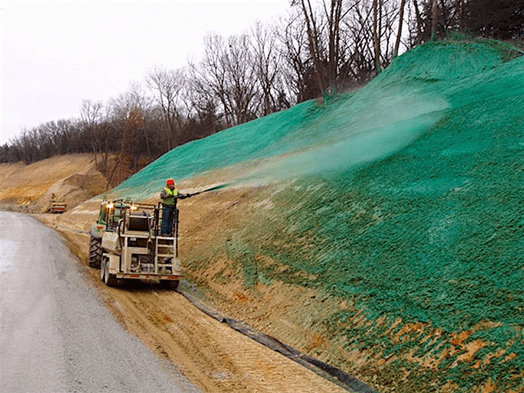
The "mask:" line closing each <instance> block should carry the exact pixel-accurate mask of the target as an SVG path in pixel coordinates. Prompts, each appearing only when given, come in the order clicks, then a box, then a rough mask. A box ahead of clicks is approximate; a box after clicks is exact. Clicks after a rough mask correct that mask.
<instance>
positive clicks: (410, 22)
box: [0, 0, 524, 182]
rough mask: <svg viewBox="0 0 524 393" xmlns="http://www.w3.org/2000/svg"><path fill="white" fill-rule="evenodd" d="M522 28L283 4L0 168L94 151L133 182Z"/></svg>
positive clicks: (390, 0)
mask: <svg viewBox="0 0 524 393" xmlns="http://www.w3.org/2000/svg"><path fill="white" fill-rule="evenodd" d="M523 28H524V3H523V2H522V1H521V0H513V1H508V0H291V1H290V8H289V11H288V13H287V14H286V15H282V16H281V18H280V19H279V20H278V21H275V22H272V23H271V24H264V23H261V22H259V23H257V24H256V25H254V26H252V28H251V29H250V31H246V32H243V33H241V34H239V35H234V36H229V37H222V36H220V35H213V34H210V35H208V36H207V37H206V39H205V41H204V42H203V51H202V52H203V55H202V58H201V59H200V60H199V61H198V62H195V63H189V64H187V65H186V66H185V67H183V68H180V69H165V68H162V67H160V66H157V67H154V68H152V69H150V70H149V71H148V72H147V74H146V76H145V78H144V80H143V81H142V82H133V83H130V85H129V89H128V91H126V92H123V93H122V94H121V95H120V96H118V97H115V98H112V99H110V100H109V101H108V102H105V103H103V102H93V101H88V100H85V101H84V102H83V103H82V105H81V107H80V108H79V116H78V118H73V119H57V120H56V121H51V122H47V123H44V124H41V125H39V126H38V127H35V128H33V129H25V130H22V131H21V133H20V134H19V136H18V137H16V138H14V139H12V140H10V141H9V143H6V144H4V145H3V146H0V162H19V161H23V162H25V163H27V164H29V163H33V162H36V161H38V160H42V159H46V158H49V157H52V156H55V155H61V154H71V153H93V154H94V156H95V160H96V163H97V166H98V168H99V169H100V170H101V171H102V172H103V173H105V174H106V176H107V177H108V178H109V179H110V182H111V178H112V177H113V175H114V173H115V171H116V170H117V168H120V169H122V168H125V169H126V171H127V172H129V173H130V174H131V173H133V172H135V171H137V170H139V169H140V168H142V167H143V166H145V165H147V164H148V163H150V162H152V161H153V160H155V159H157V158H158V157H160V156H161V155H163V154H164V153H166V152H167V151H169V150H171V149H173V148H175V147H177V146H180V145H182V144H184V143H187V142H190V141H192V140H195V139H200V138H204V137H206V136H209V135H211V134H214V133H216V132H218V131H221V130H224V129H226V128H229V127H232V126H236V125H239V124H243V123H246V122H248V121H250V120H253V119H256V118H258V117H262V116H265V115H268V114H270V113H273V112H277V111H280V110H283V109H287V108H289V107H291V106H293V105H295V104H297V103H300V102H303V101H306V100H310V99H315V98H322V97H323V96H333V95H336V94H339V93H344V92H347V91H352V90H356V89H358V88H360V87H361V86H363V85H365V84H366V83H368V82H369V81H370V80H371V79H373V78H374V77H375V76H376V75H377V74H378V73H380V71H381V70H383V69H384V68H386V67H387V66H388V65H389V64H390V62H391V61H392V60H393V59H394V58H395V57H396V56H398V55H399V54H401V53H403V52H405V51H407V50H409V49H411V48H413V47H415V46H417V45H419V44H421V43H424V42H427V41H429V40H444V39H446V38H448V37H449V36H450V34H457V33H460V34H463V35H466V36H472V37H486V38H495V39H501V40H508V41H512V42H516V43H517V44H521V42H520V40H521V39H522V35H523ZM151 62H152V63H154V59H151ZM119 180H123V179H119Z"/></svg>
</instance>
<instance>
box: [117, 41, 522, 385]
mask: <svg viewBox="0 0 524 393" xmlns="http://www.w3.org/2000/svg"><path fill="white" fill-rule="evenodd" d="M510 49H511V48H509V47H508V46H504V45H503V44H500V43H496V42H487V43H482V42H460V43H458V42H454V43H453V42H446V43H430V44H426V45H423V46H420V47H417V48H415V49H414V50H412V51H410V52H408V53H406V54H404V55H403V56H400V57H399V58H397V59H396V60H395V61H394V62H393V63H392V64H391V66H390V67H389V68H388V69H386V70H385V71H384V72H383V73H382V74H381V75H380V76H379V77H377V78H376V79H375V80H373V81H372V82H371V83H370V84H369V85H367V86H366V87H364V88H362V89H361V90H359V91H358V92H354V93H351V94H346V95H339V96H337V97H334V96H333V97H329V96H327V97H325V100H324V102H323V103H322V104H319V103H318V102H307V103H304V104H301V105H298V106H296V107H294V108H292V109H290V110H287V111H283V112H279V113H275V114H273V115H270V116H267V117H265V118H262V119H259V120H256V121H253V122H251V123H248V124H245V125H242V126H238V127H235V128H232V129H229V130H226V131H223V132H220V133H218V134H216V135H213V136H212V137H209V138H206V139H204V140H200V141H195V142H192V143H189V144H187V145H184V146H181V147H179V148H177V149H175V150H173V151H171V152H169V153H167V154H166V155H165V156H163V157H162V158H160V159H159V160H157V161H156V162H155V163H153V164H151V165H150V166H148V167H147V168H145V169H144V170H142V171H141V172H140V173H138V174H136V175H135V176H133V177H132V178H130V179H129V180H128V181H126V182H124V183H123V184H122V185H121V186H120V187H118V188H117V189H116V192H117V193H121V194H126V195H129V194H132V195H134V196H145V195H147V194H151V193H152V192H156V191H157V190H158V189H159V188H160V187H161V186H162V184H163V181H164V180H165V178H167V177H176V178H178V179H183V178H188V177H191V176H194V175H197V174H201V173H203V172H205V171H209V170H213V169H218V168H223V167H227V166H231V165H233V164H238V163H249V162H253V161H254V160H258V165H256V166H253V167H254V168H255V169H252V170H251V171H249V172H248V173H243V174H242V176H241V177H239V178H238V179H234V180H236V181H237V182H238V183H242V182H244V181H245V182H252V181H254V180H257V179H258V180H260V181H262V182H266V184H267V182H271V181H273V182H279V181H280V182H281V184H282V185H283V186H282V187H283V188H282V189H281V190H280V192H275V193H273V194H268V195H266V196H267V197H268V198H270V200H271V203H272V208H271V209H259V210H255V212H254V213H253V214H254V216H255V219H254V220H251V221H250V222H251V223H250V224H249V225H247V226H246V227H243V228H242V229H238V230H235V229H231V236H230V241H229V243H228V245H227V251H228V256H229V257H230V258H231V259H233V260H235V261H236V263H237V264H238V266H242V269H243V272H244V273H243V274H244V278H245V284H246V286H248V287H252V286H253V285H254V284H256V282H258V281H263V282H265V283H271V281H272V280H274V279H279V280H283V281H286V282H293V283H295V284H301V285H306V286H309V287H315V288H321V289H323V290H324V291H326V292H328V293H331V294H333V295H336V296H340V297H342V298H345V299H347V300H348V304H350V307H349V309H348V310H347V311H342V312H340V313H338V314H336V315H335V316H333V318H332V320H330V321H323V323H324V324H325V325H326V327H327V328H328V329H331V331H332V332H333V334H334V335H344V336H345V337H346V340H345V343H346V344H345V345H346V349H347V350H348V351H355V350H363V351H368V352H369V353H372V354H374V355H376V356H377V358H378V357H384V358H387V359H393V360H392V361H390V362H389V363H388V364H387V365H386V366H385V370H387V369H388V367H389V368H391V369H395V368H396V369H404V370H407V371H410V370H411V371H413V370H415V371H414V372H413V374H412V375H413V376H412V378H411V380H413V381H415V382H416V383H418V384H419V385H418V386H424V383H425V381H429V382H427V383H428V384H429V383H430V382H431V381H433V382H434V381H435V380H437V381H440V382H442V381H446V380H451V381H453V382H454V383H455V384H456V385H458V386H459V387H460V388H461V389H462V390H463V391H468V389H469V388H471V387H473V386H481V385H485V384H486V383H487V381H488V380H489V379H490V378H491V380H492V381H493V382H494V383H496V384H497V386H498V387H500V388H501V389H509V388H516V387H518V386H520V385H521V384H522V383H523V381H522V370H524V344H523V333H522V324H523V320H524V317H523V308H524V262H523V261H524V236H523V234H524V58H523V57H518V56H514V55H513V54H514V53H513V54H512V52H511V50H510ZM286 185H287V186H286ZM137 190H140V193H139V191H137ZM260 194H261V195H263V194H264V188H261V191H260ZM260 255H263V256H267V257H270V258H272V259H273V260H275V261H278V262H279V265H278V267H277V266H276V265H271V264H265V265H264V264H260V263H258V262H257V261H259V260H260V258H259V257H260ZM189 262H191V261H189ZM194 263H195V265H194V268H196V269H198V268H199V266H198V264H197V263H196V262H194ZM282 266H285V267H284V268H283V267H282ZM356 310H360V312H361V314H359V315H364V316H365V318H361V319H359V320H358V319H355V312H356ZM398 318H401V319H402V322H403V323H402V324H398V323H394V322H395V321H397V319H398ZM420 322H422V323H423V324H424V326H425V327H424V329H422V330H420V329H419V330H416V329H414V330H411V331H405V332H404V331H403V330H401V329H402V326H404V325H405V324H410V323H412V324H417V323H420ZM431 332H432V334H430V333H431ZM464 332H465V333H464ZM459 333H463V334H465V336H464V335H463V336H461V337H462V339H460V340H458V341H457V339H456V337H457V334H459ZM454 337H455V338H454ZM474 342H478V343H481V344H482V345H480V346H479V348H478V351H476V352H473V353H472V355H471V356H466V355H467V354H468V347H467V345H468V344H470V343H474ZM410 351H411V352H410ZM408 353H410V358H411V359H413V358H415V359H418V360H417V361H409V360H408V358H407V357H406V355H407V354H408ZM442 354H447V355H446V356H441V355H442ZM431 359H434V360H431ZM431 362H433V363H431ZM423 363H426V365H427V364H429V363H431V364H433V365H436V367H435V368H434V369H431V368H429V367H426V368H423V367H420V364H423ZM383 375H385V373H384V374H383ZM415 382H414V383H415ZM428 386H429V385H428Z"/></svg>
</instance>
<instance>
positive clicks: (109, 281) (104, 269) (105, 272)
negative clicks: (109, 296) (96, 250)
mask: <svg viewBox="0 0 524 393" xmlns="http://www.w3.org/2000/svg"><path fill="white" fill-rule="evenodd" d="M100 278H101V279H102V281H103V282H104V284H106V285H107V286H108V287H114V286H116V285H117V283H118V279H117V278H116V275H114V274H111V273H109V258H108V257H103V258H102V263H101V267H100Z"/></svg>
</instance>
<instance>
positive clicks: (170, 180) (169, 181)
mask: <svg viewBox="0 0 524 393" xmlns="http://www.w3.org/2000/svg"><path fill="white" fill-rule="evenodd" d="M170 184H175V179H167V182H166V185H167V186H169V185H170Z"/></svg>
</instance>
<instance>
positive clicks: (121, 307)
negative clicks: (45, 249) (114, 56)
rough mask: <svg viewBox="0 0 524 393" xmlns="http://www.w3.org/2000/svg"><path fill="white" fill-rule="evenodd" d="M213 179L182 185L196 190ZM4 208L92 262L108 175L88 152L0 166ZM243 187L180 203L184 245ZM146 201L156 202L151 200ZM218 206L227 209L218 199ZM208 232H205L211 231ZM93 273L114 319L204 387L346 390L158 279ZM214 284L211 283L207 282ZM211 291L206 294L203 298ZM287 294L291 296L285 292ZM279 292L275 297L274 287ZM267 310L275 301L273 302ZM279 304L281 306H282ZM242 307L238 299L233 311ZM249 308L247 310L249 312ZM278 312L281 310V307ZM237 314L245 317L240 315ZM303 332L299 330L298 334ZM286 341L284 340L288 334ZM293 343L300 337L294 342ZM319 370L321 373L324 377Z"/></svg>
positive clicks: (237, 293) (238, 296)
mask: <svg viewBox="0 0 524 393" xmlns="http://www.w3.org/2000/svg"><path fill="white" fill-rule="evenodd" d="M207 180H208V179H203V180H202V179H201V180H200V181H198V182H192V183H185V184H181V185H180V188H181V189H190V190H197V189H199V188H201V187H202V186H205V182H206V181H207ZM0 182H1V184H2V187H3V191H2V193H1V194H0V203H1V206H0V208H3V209H10V210H16V211H23V212H34V213H35V216H36V217H37V218H38V219H39V220H40V221H42V222H44V223H46V224H47V225H49V226H51V227H53V228H55V229H56V230H58V231H59V232H61V233H62V235H63V236H64V237H65V238H66V239H67V241H68V244H69V246H70V248H71V250H72V252H73V253H75V254H76V255H77V256H78V257H79V258H80V259H81V260H82V261H86V260H87V256H88V244H89V235H88V230H89V228H90V226H91V224H92V223H93V222H94V221H95V219H96V217H97V214H98V209H99V206H100V200H97V199H93V200H88V198H89V197H92V196H93V194H95V192H99V193H100V192H102V191H104V190H105V185H106V183H105V179H104V178H103V176H101V174H99V173H98V172H97V171H96V170H95V169H94V162H93V161H92V159H91V157H89V156H69V157H56V158H53V159H50V160H46V161H42V162H40V163H37V164H33V165H30V166H25V165H22V164H12V165H2V166H0ZM53 193H54V194H55V196H58V198H60V199H62V200H64V201H65V202H66V203H68V208H67V210H66V212H65V213H64V214H60V215H57V214H48V213H45V211H46V210H47V207H48V205H49V203H50V200H51V195H52V194H53ZM243 195H244V194H243V191H238V190H236V191H235V190H234V191H233V192H231V193H229V192H228V193H226V194H218V195H214V196H211V197H208V198H196V197H195V198H193V199H191V200H187V201H186V202H188V203H184V204H182V203H181V206H180V208H181V212H182V213H181V214H182V217H183V221H182V230H181V232H182V233H181V235H182V238H184V240H183V244H182V245H181V247H182V248H183V247H193V246H195V247H200V249H203V250H204V249H205V247H204V248H202V247H201V246H202V244H201V241H202V240H203V238H202V237H201V236H199V235H198V233H199V232H200V229H201V227H202V225H204V224H205V223H204V222H203V221H202V219H204V220H206V215H202V213H204V214H208V213H209V211H214V210H215V209H216V208H219V209H220V210H224V209H225V210H227V206H237V205H239V204H240V206H243V205H242V200H243V198H244V197H243ZM149 202H155V201H154V200H153V199H151V200H149ZM217 203H218V204H220V205H221V206H222V208H220V207H219V206H218V205H217ZM228 217H229V216H228V214H223V215H221V216H219V215H215V219H214V220H213V222H212V225H211V227H210V228H208V231H209V230H212V229H213V230H216V231H217V232H220V233H226V232H227V231H225V230H224V228H225V227H227V225H228V222H227V220H229V219H230V218H228ZM208 231H205V232H203V233H205V236H208V234H209V232H208ZM85 269H86V270H88V271H89V275H88V276H89V277H91V278H92V283H93V284H94V285H95V286H96V287H97V288H98V289H99V291H100V293H101V296H102V298H103V299H104V301H105V303H106V304H107V305H108V307H109V308H110V309H111V310H112V312H113V314H114V315H115V317H116V318H117V319H118V320H119V321H120V323H121V324H122V325H123V326H124V327H126V329H127V330H128V331H129V332H130V333H132V334H134V335H136V336H138V337H139V338H140V339H141V340H142V341H144V343H146V345H148V346H149V347H150V348H151V349H152V350H154V351H155V352H156V353H158V354H159V355H161V356H163V357H164V358H166V359H168V360H170V361H172V362H173V364H174V366H175V367H176V368H177V369H179V370H180V371H182V372H183V373H184V374H185V375H186V376H188V377H189V378H190V379H191V380H192V381H193V382H194V383H195V384H196V385H197V386H199V387H200V388H201V389H202V391H205V392H217V393H218V392H226V391H227V392H233V393H235V392H275V391H278V392H297V391H299V392H305V393H308V392H311V393H317V392H326V393H327V392H342V391H346V389H345V388H343V387H341V386H340V384H339V383H337V381H336V380H334V378H332V377H330V376H328V375H327V374H325V373H324V374H323V373H322V371H321V370H319V369H317V370H316V371H315V372H313V371H311V369H308V368H305V367H303V366H302V365H299V364H298V363H295V362H294V361H292V360H290V359H288V358H286V357H284V356H282V355H281V354H279V353H277V352H274V351H272V350H270V349H268V348H266V347H264V346H262V345H261V344H258V343H257V342H255V341H253V340H252V339H250V338H248V337H246V336H244V335H242V334H240V333H238V332H236V331H235V330H233V329H231V328H230V327H228V326H227V325H225V324H223V323H220V322H219V321H217V320H215V319H213V318H211V317H209V316H208V315H206V314H205V313H203V312H201V311H200V310H198V309H197V308H196V307H194V306H193V305H192V304H191V303H190V302H189V301H188V300H187V299H185V298H184V297H183V296H182V295H180V294H179V293H176V292H173V291H170V290H165V289H163V288H160V287H159V285H157V284H155V283H129V284H127V285H124V286H122V287H119V288H109V287H106V286H104V285H103V284H102V283H101V282H100V279H99V270H97V269H90V268H88V267H87V266H86V267H85ZM190 270H191V269H190V268H188V269H187V270H186V271H187V275H188V279H189V282H188V283H185V282H184V283H183V284H182V286H183V287H184V288H185V289H186V290H187V291H189V292H191V293H193V295H196V296H197V297H200V299H202V300H204V301H208V302H211V301H213V303H214V304H215V306H217V307H219V306H221V307H222V309H227V307H226V306H227V302H228V301H229V299H230V298H229V297H222V296H217V295H216V293H215V292H214V291H209V290H208V289H206V288H197V287H196V286H195V282H197V281H198V282H201V283H202V284H203V285H206V280H197V279H196V278H197V274H194V273H191V271H190ZM209 284H211V283H209ZM204 292H206V293H207V294H208V295H209V297H207V298H206V295H205V294H204ZM231 293H232V295H233V303H237V302H238V301H239V302H240V304H241V305H242V306H245V305H246V300H247V299H248V298H247V297H243V295H242V293H243V291H242V289H240V287H239V288H237V289H235V288H233V287H232V292H231ZM282 293H283V294H285V295H284V296H288V295H290V293H289V292H288V291H286V290H284V291H282ZM275 295H278V294H277V293H275ZM265 306H266V307H269V308H268V309H267V312H266V315H267V314H268V313H269V311H270V308H271V307H273V306H275V302H274V301H270V302H268V303H267V304H266V305H265ZM277 308H278V307H277ZM233 310H237V309H236V308H235V307H234V305H233V308H232V309H231V311H233ZM245 311H246V312H248V310H245ZM276 312H277V314H276V315H279V311H278V310H277V311H276ZM235 316H236V317H237V318H239V319H242V318H241V317H242V316H241V315H240V314H238V313H236V314H235ZM302 331H303V330H300V329H299V330H297V332H298V333H297V334H299V335H300V334H301V332H302ZM284 341H285V340H284ZM289 343H291V344H293V343H295V341H294V340H290V341H289ZM319 374H320V375H319Z"/></svg>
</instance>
